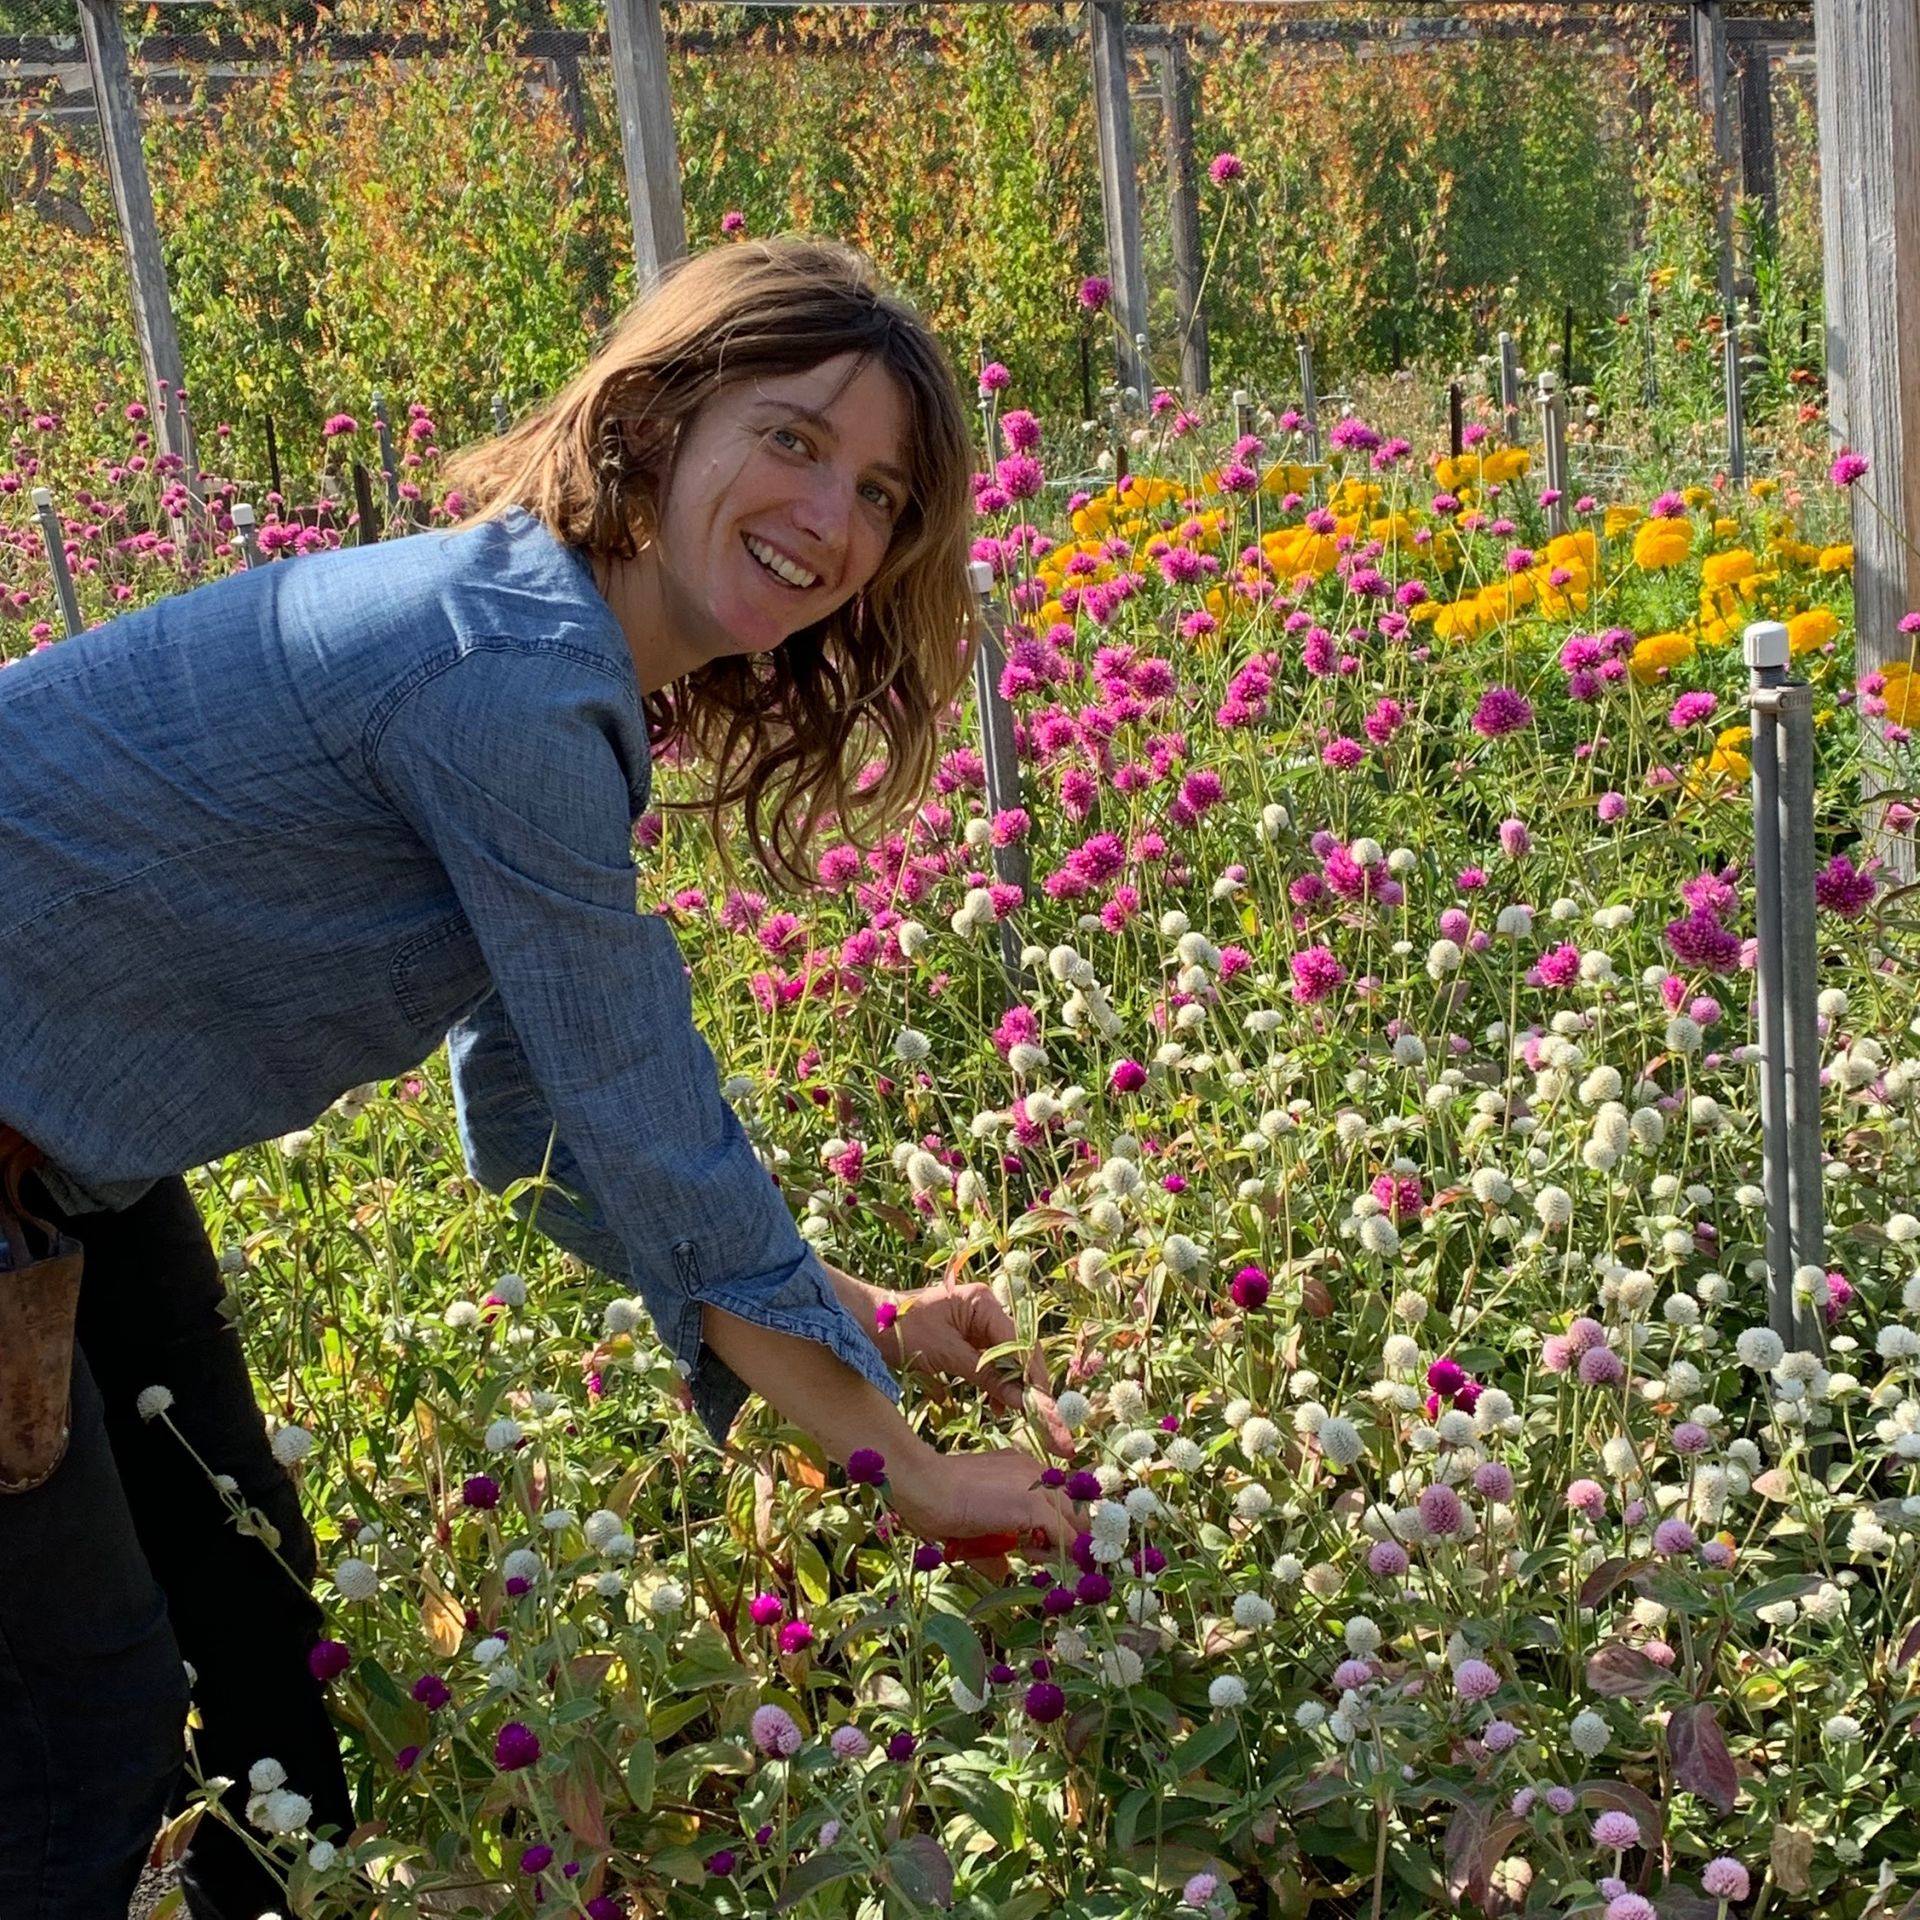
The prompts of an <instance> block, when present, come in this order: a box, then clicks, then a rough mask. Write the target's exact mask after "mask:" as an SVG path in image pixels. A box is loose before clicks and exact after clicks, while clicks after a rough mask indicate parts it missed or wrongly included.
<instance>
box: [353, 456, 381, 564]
mask: <svg viewBox="0 0 1920 1920" xmlns="http://www.w3.org/2000/svg"><path fill="white" fill-rule="evenodd" d="M353 504H354V507H355V509H356V510H357V511H358V513H359V515H360V530H359V537H358V538H357V539H356V540H355V541H354V543H353V544H354V545H355V546H356V547H370V546H372V545H373V544H374V542H375V541H376V540H378V539H379V538H380V515H379V513H378V511H377V510H376V508H375V507H374V504H373V482H372V480H371V479H369V478H368V476H367V470H366V468H365V467H363V466H362V465H361V464H360V462H359V461H358V460H356V461H355V462H354V463H353Z"/></svg>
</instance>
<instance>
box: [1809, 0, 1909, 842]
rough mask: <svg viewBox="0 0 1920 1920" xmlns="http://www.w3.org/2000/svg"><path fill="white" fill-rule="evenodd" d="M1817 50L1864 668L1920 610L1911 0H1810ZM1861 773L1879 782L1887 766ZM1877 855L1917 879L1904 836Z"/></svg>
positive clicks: (1887, 657)
mask: <svg viewBox="0 0 1920 1920" xmlns="http://www.w3.org/2000/svg"><path fill="white" fill-rule="evenodd" d="M1814 48H1815V61H1816V67H1815V70H1816V78H1817V84H1818V89H1819V114H1820V205H1821V227H1822V231H1823V234H1824V236H1825V243H1826V244H1825V256H1826V322H1827V395H1828V417H1829V419H1830V420H1831V422H1832V428H1833V434H1834V439H1835V444H1836V445H1837V446H1841V447H1845V448H1847V449H1849V450H1850V451H1852V452H1854V453H1857V454H1859V455H1861V456H1862V457H1863V458H1864V459H1865V460H1866V462H1867V471H1866V473H1865V475H1864V476H1863V477H1862V478H1860V479H1858V480H1856V481H1855V482H1854V484H1853V491H1852V510H1853V606H1854V618H1855V623H1856V627H1857V630H1858V632H1857V639H1856V642H1855V656H1854V657H1855V660H1856V663H1857V664H1858V666H1859V669H1860V671H1862V672H1863V673H1864V672H1866V671H1868V670H1869V669H1871V668H1884V667H1887V666H1889V665H1891V664H1892V662H1893V661H1894V660H1895V659H1896V658H1898V659H1901V660H1904V659H1906V657H1907V648H1908V640H1907V637H1906V636H1905V635H1904V634H1902V633H1901V632H1900V630H1899V622H1900V617H1901V615H1903V614H1905V613H1908V612H1910V611H1912V610H1913V609H1915V608H1920V336H1917V335H1916V334H1915V331H1914V328H1913V326H1912V324H1911V320H1912V315H1913V314H1914V312H1915V311H1916V310H1917V309H1920V124H1917V123H1916V120H1915V116H1914V113H1913V102H1914V99H1915V97H1916V95H1917V94H1920V0H1815V4H1814ZM1868 779H1869V781H1870V783H1873V785H1874V786H1878V785H1883V784H1884V783H1885V772H1884V769H1870V770H1869V774H1868ZM1875 812H1876V813H1877V812H1878V810H1877V809H1876V810H1875ZM1875 825H1876V828H1882V829H1883V828H1884V821H1882V820H1878V819H1876V821H1875ZM1880 851H1882V852H1883V853H1884V854H1885V855H1886V858H1887V863H1888V865H1889V867H1890V868H1892V870H1893V872H1894V874H1895V875H1896V876H1897V877H1898V878H1900V879H1902V880H1911V879H1913V878H1914V870H1915V862H1914V841H1913V837H1912V835H1911V834H1908V833H1894V834H1886V835H1885V836H1884V841H1883V844H1882V846H1881V848H1880Z"/></svg>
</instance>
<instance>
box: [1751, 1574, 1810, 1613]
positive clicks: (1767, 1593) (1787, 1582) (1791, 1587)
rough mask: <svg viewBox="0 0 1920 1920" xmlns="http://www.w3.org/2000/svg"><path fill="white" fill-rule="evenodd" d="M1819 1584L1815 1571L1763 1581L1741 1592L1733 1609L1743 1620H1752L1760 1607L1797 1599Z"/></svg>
mask: <svg viewBox="0 0 1920 1920" xmlns="http://www.w3.org/2000/svg"><path fill="white" fill-rule="evenodd" d="M1819 1584H1820V1576H1819V1575H1818V1574H1817V1573H1794V1574H1788V1575H1787V1576H1786V1577H1785V1578H1784V1579H1781V1580H1767V1581H1763V1582H1762V1583H1761V1585H1759V1586H1757V1587H1755V1588H1754V1590H1753V1591H1752V1592H1751V1593H1746V1594H1742V1595H1741V1596H1740V1598H1739V1600H1738V1601H1737V1602H1736V1603H1735V1605H1734V1609H1733V1610H1734V1612H1735V1613H1736V1614H1738V1615H1739V1616H1740V1617H1741V1618H1742V1619H1743V1620H1753V1619H1756V1618H1758V1616H1759V1613H1760V1609H1761V1608H1762V1607H1771V1606H1775V1605H1777V1604H1778V1603H1779V1602H1780V1601H1782V1600H1798V1599H1799V1598H1800V1596H1801V1595H1802V1594H1803V1593H1811V1592H1812V1591H1813V1590H1814V1588H1816V1587H1817V1586H1819Z"/></svg>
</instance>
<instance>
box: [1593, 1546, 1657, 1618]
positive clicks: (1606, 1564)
mask: <svg viewBox="0 0 1920 1920" xmlns="http://www.w3.org/2000/svg"><path fill="white" fill-rule="evenodd" d="M1652 1564H1653V1563H1652V1562H1651V1561H1650V1560H1622V1559H1619V1558H1617V1557H1616V1558H1615V1559H1612V1560H1602V1561H1601V1562H1600V1564H1599V1565H1598V1566H1597V1567H1595V1568H1594V1570H1593V1571H1592V1572H1591V1573H1590V1574H1588V1575H1587V1577H1586V1578H1585V1579H1584V1580H1583V1581H1581V1583H1580V1604H1581V1605H1582V1606H1583V1607H1597V1606H1598V1605H1599V1604H1600V1602H1601V1601H1602V1600H1604V1599H1605V1598H1606V1597H1607V1595H1608V1594H1610V1593H1611V1592H1612V1591H1613V1590H1614V1588H1615V1587H1617V1586H1620V1585H1621V1584H1622V1583H1623V1582H1625V1581H1628V1580H1631V1579H1632V1578H1633V1576H1634V1575H1635V1574H1636V1573H1638V1572H1639V1571H1640V1570H1641V1569H1642V1568H1643V1567H1648V1566H1651V1565H1652Z"/></svg>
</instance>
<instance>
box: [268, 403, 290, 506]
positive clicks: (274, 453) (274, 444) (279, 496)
mask: <svg viewBox="0 0 1920 1920" xmlns="http://www.w3.org/2000/svg"><path fill="white" fill-rule="evenodd" d="M263 418H264V419H265V421H266V423H267V473H268V476H269V477H270V478H271V479H272V481H273V494H274V500H275V502H276V504H278V505H280V506H285V504H286V499H287V495H286V490H285V489H284V488H283V487H282V486H281V484H280V439H279V436H278V435H277V434H276V433H275V432H274V430H273V415H272V414H270V413H269V414H266V415H264V416H263Z"/></svg>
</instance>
